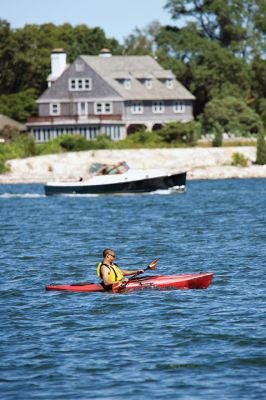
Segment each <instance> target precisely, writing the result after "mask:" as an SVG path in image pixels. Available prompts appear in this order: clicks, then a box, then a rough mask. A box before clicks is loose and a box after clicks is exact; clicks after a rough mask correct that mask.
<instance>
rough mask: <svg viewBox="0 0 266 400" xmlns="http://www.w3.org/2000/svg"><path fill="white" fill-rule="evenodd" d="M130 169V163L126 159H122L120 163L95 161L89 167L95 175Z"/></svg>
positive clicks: (117, 172)
mask: <svg viewBox="0 0 266 400" xmlns="http://www.w3.org/2000/svg"><path fill="white" fill-rule="evenodd" d="M128 170H129V166H128V164H127V163H126V162H125V161H121V162H119V163H118V164H101V163H93V164H92V165H91V167H90V169H89V172H90V173H92V174H95V175H115V174H123V173H125V172H127V171H128Z"/></svg>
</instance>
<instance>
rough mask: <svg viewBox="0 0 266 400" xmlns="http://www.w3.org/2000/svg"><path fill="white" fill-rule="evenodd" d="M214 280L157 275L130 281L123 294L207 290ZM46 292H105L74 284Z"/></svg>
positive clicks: (209, 276) (96, 285) (92, 285)
mask: <svg viewBox="0 0 266 400" xmlns="http://www.w3.org/2000/svg"><path fill="white" fill-rule="evenodd" d="M212 278H213V273H211V272H206V273H200V274H190V275H157V276H146V277H145V276H144V277H141V278H135V279H131V280H129V282H128V283H127V285H126V287H125V288H124V289H123V290H122V291H123V292H125V291H129V290H139V289H207V287H208V286H209V285H210V283H211V281H212ZM45 289H46V290H67V291H71V292H104V291H105V289H104V287H103V286H102V285H101V284H100V283H90V282H83V283H73V284H67V285H56V284H50V285H47V286H45Z"/></svg>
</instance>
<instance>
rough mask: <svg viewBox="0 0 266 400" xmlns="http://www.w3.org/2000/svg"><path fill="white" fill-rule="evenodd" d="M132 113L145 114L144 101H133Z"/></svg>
mask: <svg viewBox="0 0 266 400" xmlns="http://www.w3.org/2000/svg"><path fill="white" fill-rule="evenodd" d="M131 113H132V114H143V103H142V101H133V102H132V103H131Z"/></svg>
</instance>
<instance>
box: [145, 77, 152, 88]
mask: <svg viewBox="0 0 266 400" xmlns="http://www.w3.org/2000/svg"><path fill="white" fill-rule="evenodd" d="M144 85H145V88H146V89H151V88H152V78H147V79H145V81H144Z"/></svg>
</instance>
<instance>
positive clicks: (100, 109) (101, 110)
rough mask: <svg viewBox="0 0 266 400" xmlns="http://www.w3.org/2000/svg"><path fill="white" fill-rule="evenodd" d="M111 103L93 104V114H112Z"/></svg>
mask: <svg viewBox="0 0 266 400" xmlns="http://www.w3.org/2000/svg"><path fill="white" fill-rule="evenodd" d="M112 112H113V105H112V103H94V114H112Z"/></svg>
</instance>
